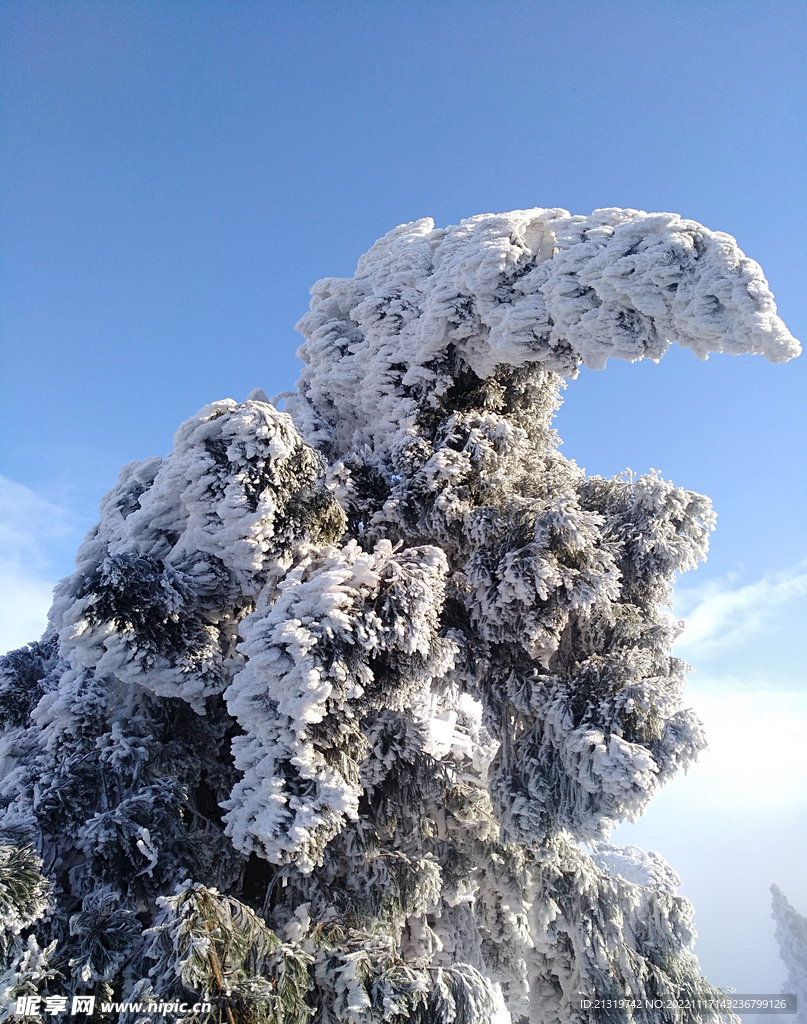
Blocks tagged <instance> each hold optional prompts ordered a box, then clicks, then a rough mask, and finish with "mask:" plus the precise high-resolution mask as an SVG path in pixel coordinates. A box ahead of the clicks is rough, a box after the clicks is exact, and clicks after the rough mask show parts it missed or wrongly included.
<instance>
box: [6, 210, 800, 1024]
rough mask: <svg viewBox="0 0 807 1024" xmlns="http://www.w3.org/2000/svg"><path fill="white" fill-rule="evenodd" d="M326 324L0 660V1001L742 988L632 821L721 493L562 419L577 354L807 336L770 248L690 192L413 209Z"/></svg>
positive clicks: (183, 463)
mask: <svg viewBox="0 0 807 1024" xmlns="http://www.w3.org/2000/svg"><path fill="white" fill-rule="evenodd" d="M300 326H301V330H302V331H303V333H304V335H305V338H306V341H305V344H304V345H303V347H302V349H301V353H302V355H303V357H304V360H305V362H306V366H305V368H304V370H303V374H302V377H301V380H300V382H299V387H298V391H297V393H296V394H295V395H293V396H291V397H290V398H289V399H288V400H287V412H279V411H278V410H277V409H275V408H274V407H273V406H272V405H271V404H269V403H268V402H267V401H266V400H265V395H264V394H263V393H262V392H261V391H259V390H256V391H255V392H253V393H252V394H251V395H250V397H249V398H248V400H247V401H246V402H245V403H241V404H239V403H237V402H234V401H231V400H227V401H224V402H217V403H214V404H213V405H211V406H208V407H207V408H205V409H203V410H202V411H201V412H200V413H198V414H197V415H196V416H194V417H192V418H191V419H190V420H188V421H187V423H185V424H183V425H182V426H181V427H180V429H179V431H178V432H177V435H176V439H175V444H174V449H173V451H172V452H171V453H170V454H169V455H168V456H167V458H166V459H165V460H161V459H149V460H146V461H145V462H143V463H132V464H130V465H129V466H126V467H124V469H123V471H122V473H121V476H120V479H119V482H118V484H117V486H116V487H115V488H114V489H113V490H112V491H111V492H110V494H108V495H107V496H106V497H105V498H104V499H103V502H102V506H101V519H100V522H99V524H98V526H97V527H96V528H95V529H94V530H93V531H92V532H91V533H90V535H89V536H88V537H87V539H86V541H85V543H84V544H83V545H82V547H81V549H80V550H79V553H78V558H77V565H76V572H75V573H74V574H73V575H72V576H70V577H69V578H68V579H67V580H65V581H63V582H62V583H61V584H60V585H59V588H58V589H57V593H56V600H55V603H54V606H53V609H52V612H51V626H50V628H49V630H48V632H47V634H46V635H45V637H43V638H42V640H41V641H40V642H38V643H34V644H31V645H29V646H28V647H26V648H24V649H22V650H20V651H17V652H12V654H10V655H9V656H7V657H6V658H5V659H3V662H2V667H1V668H0V768H2V772H0V903H1V902H2V901H3V900H5V903H6V904H7V907H6V910H7V913H8V915H9V920H11V921H12V923H13V927H12V928H11V931H10V932H9V933H8V934H7V935H6V936H5V937H4V939H3V942H5V946H3V947H2V950H3V952H4V955H5V961H4V965H3V970H4V971H5V974H3V976H2V991H3V993H4V997H5V995H7V994H9V993H17V992H20V993H27V994H32V995H33V994H39V995H42V996H44V995H47V994H59V992H60V991H61V989H58V988H57V987H56V986H57V984H58V979H59V978H60V977H62V976H63V977H64V979H65V982H64V984H65V985H66V986H68V988H69V990H70V991H72V990H73V988H78V990H79V991H87V987H88V986H90V987H92V988H93V990H94V991H95V993H96V994H97V995H99V996H100V997H101V998H102V999H103V998H107V999H108V998H109V997H110V994H111V993H113V992H115V993H120V994H121V997H122V998H124V999H125V998H130V999H133V1000H138V999H139V1000H141V1001H143V1002H148V1001H149V1000H150V999H152V998H158V999H171V998H174V999H177V1000H179V1001H184V1002H188V1003H191V1004H192V1003H194V1002H196V1001H199V1000H200V999H206V1000H208V1001H210V1002H211V1004H212V1010H211V1011H210V1012H204V1013H202V1014H199V1013H189V1014H187V1015H185V1016H184V1017H183V1018H182V1020H183V1021H184V1022H185V1024H213V1022H214V1021H221V1020H227V1021H228V1022H229V1024H235V1022H236V1021H238V1022H240V1024H245V1022H246V1021H253V1022H256V1024H257V1022H266V1024H270V1022H271V1024H280V1022H284V1024H305V1022H306V1021H311V1022H312V1024H336V1022H339V1024H382V1022H390V1024H403V1021H415V1022H420V1024H426V1022H428V1024H507V1021H508V1019H512V1020H513V1021H515V1022H517V1024H526V1022H530V1024H571V1022H574V1024H589V1022H591V1024H593V1022H594V1020H601V1019H602V1018H601V1017H599V1016H594V1017H592V1015H591V1013H590V1012H589V1011H588V1010H583V1009H581V1008H580V1007H579V1006H578V1005H577V1003H576V998H577V996H579V995H586V994H597V995H598V996H603V997H607V998H616V999H620V998H623V997H637V998H639V999H661V1000H662V1002H663V1003H670V1002H673V1001H676V1002H677V1001H679V1000H681V1001H684V1002H688V1003H690V1004H691V1003H692V1002H693V1000H698V999H701V998H705V997H708V996H710V995H712V994H713V993H714V990H713V989H712V988H711V987H710V986H709V984H708V983H707V982H706V981H705V980H704V979H703V978H701V977H700V974H699V970H698V965H697V961H696V960H695V958H694V956H693V955H692V952H691V950H692V943H693V940H694V931H693V927H692V908H691V907H690V905H689V904H688V903H687V901H686V900H684V899H683V898H682V897H680V896H678V895H677V893H676V887H677V884H678V880H677V878H676V877H675V875H674V872H673V871H672V869H670V868H669V867H668V866H667V865H666V864H665V863H664V861H663V860H662V859H661V857H660V856H658V855H657V854H644V853H642V851H639V850H636V849H635V848H628V849H627V850H620V849H618V848H616V847H613V846H611V845H610V844H609V842H608V839H609V835H610V831H611V829H612V827H613V826H614V825H615V824H616V823H617V822H619V821H623V820H626V819H627V820H633V819H635V818H636V817H637V816H638V815H640V814H641V813H642V811H643V810H644V808H645V806H646V805H647V802H648V800H649V799H650V798H651V797H652V795H653V793H654V792H655V791H656V790H657V788H658V787H659V786H660V785H663V784H664V783H665V782H666V781H667V780H668V779H670V778H671V777H672V776H673V775H674V774H675V773H676V772H677V771H679V770H680V769H686V767H687V766H688V765H689V764H691V763H692V762H693V761H694V760H695V758H696V757H697V755H698V752H699V751H700V750H701V749H703V746H704V738H703V735H702V729H701V726H700V723H699V722H698V720H697V718H696V717H695V716H694V715H693V714H692V712H691V711H690V710H689V709H688V708H687V706H686V703H685V700H684V696H683V688H684V683H685V672H686V666H685V665H684V664H683V663H682V662H681V661H680V660H679V659H677V658H675V657H673V656H672V655H671V653H670V652H671V647H672V643H673V640H674V639H675V636H676V634H677V633H678V632H679V629H680V627H679V625H678V623H677V622H676V620H675V617H674V616H673V615H672V613H671V610H670V607H671V600H672V585H673V582H674V579H675V577H676V574H677V573H679V572H683V571H685V570H687V569H690V568H692V567H694V566H695V565H696V564H697V563H698V561H700V560H702V559H703V558H705V556H706V552H707V547H708V537H709V533H710V531H711V529H712V528H713V526H714V514H713V512H712V510H711V506H710V504H709V501H708V500H707V499H706V498H704V497H702V496H701V495H698V494H694V493H692V492H690V491H687V490H685V489H683V488H681V487H676V486H674V485H673V484H672V483H670V482H669V481H667V480H665V479H664V477H663V476H662V475H661V474H660V473H657V472H655V471H651V472H649V473H645V474H643V475H641V476H635V475H633V474H632V473H630V472H625V473H623V474H621V475H619V476H617V477H615V478H613V479H603V478H601V477H586V476H585V475H584V473H583V472H582V471H581V470H580V469H579V468H578V467H577V466H576V465H575V463H574V462H572V461H570V460H568V459H566V458H564V457H563V456H562V455H561V454H560V451H559V450H558V443H559V442H558V438H557V436H556V434H555V432H554V430H553V429H552V416H553V413H554V411H555V410H556V409H557V407H558V405H559V402H560V393H561V389H562V388H563V387H564V386H565V382H564V380H563V378H562V376H561V375H565V376H568V377H574V375H575V372H576V370H577V367H578V366H579V365H580V363H581V362H585V363H586V364H587V365H589V366H602V365H604V363H605V360H606V358H608V357H611V356H613V357H616V358H623V359H631V360H633V359H638V358H642V357H645V356H647V357H649V358H651V359H659V358H660V357H661V356H662V355H663V354H664V352H665V350H666V348H667V347H668V346H669V345H670V344H672V343H673V342H678V343H679V344H683V345H685V346H688V347H690V348H692V349H693V350H694V351H695V353H696V354H697V355H699V356H706V355H707V354H708V353H709V352H712V351H715V352H716V351H726V352H735V353H739V352H750V353H755V352H756V353H762V354H764V355H766V356H767V357H768V358H770V359H772V360H774V361H781V360H784V359H787V358H789V357H790V356H791V355H794V354H796V352H797V351H798V346H797V345H796V343H795V342H794V341H793V339H792V338H790V336H789V335H788V334H787V332H786V330H785V329H784V327H783V326H782V324H781V323H780V321H779V320H778V319H777V318H776V316H775V312H774V307H773V302H772V299H771V297H770V295H769V293H768V291H767V287H766V285H765V282H764V279H763V278H762V276H761V272H760V270H759V268H758V267H757V266H756V264H753V263H751V262H750V261H749V260H746V259H745V257H744V256H742V254H741V253H740V252H739V250H737V248H736V246H735V245H734V243H733V241H732V240H731V239H730V238H729V237H728V236H726V235H719V234H715V233H712V232H710V231H708V230H707V229H706V228H703V227H701V226H700V225H697V224H695V223H693V222H691V221H682V220H680V219H679V218H676V217H674V216H671V215H668V214H653V215H649V214H642V213H638V212H636V211H619V210H606V211H598V212H597V213H595V214H593V215H592V216H591V217H587V218H586V217H570V216H569V215H568V214H566V213H565V212H564V211H560V210H549V211H547V210H532V211H517V212H515V213H511V214H504V215H502V216H498V217H492V216H485V217H478V218H473V219H472V220H470V221H466V222H464V223H463V224H461V225H459V226H458V227H454V228H449V229H447V230H445V231H442V230H440V231H436V230H434V228H433V225H432V223H431V222H430V221H428V222H427V221H420V222H417V223H416V224H413V225H407V226H404V227H402V228H398V229H396V230H395V231H393V232H391V233H390V234H389V235H388V236H386V237H385V238H384V239H381V241H379V242H378V243H377V244H376V245H375V246H374V247H373V248H372V249H371V250H370V252H369V253H368V254H367V255H366V256H365V257H363V258H362V260H361V261H360V264H359V268H358V270H357V273H356V275H355V276H354V277H353V278H350V279H346V280H330V281H325V282H320V284H319V285H317V286H315V288H314V292H313V300H312V308H311V312H310V313H309V314H307V315H306V316H305V317H304V318H303V320H302V321H301V325H300ZM32 841H34V842H35V845H36V854H34V853H33V852H32V851H31V850H30V844H31V842H32ZM3 850H5V851H6V853H2V851H3ZM3 858H5V863H6V866H8V865H9V864H11V865H13V866H14V871H13V873H14V874H15V876H17V875H18V876H19V879H20V880H21V882H20V884H16V883H15V886H16V887H11V888H8V887H6V889H3V888H2V885H3V884H4V883H3V882H2V879H3V877H4V876H3V873H2V872H3V863H4V861H3ZM37 858H41V869H40V867H39V860H38V859H37ZM4 893H5V895H4ZM9 894H10V895H9ZM51 894H52V895H51ZM49 901H50V902H49ZM7 931H8V929H7ZM138 979H139V980H138ZM116 998H117V996H116ZM152 1017H153V1015H149V1014H147V1015H146V1016H141V1017H140V1018H138V1021H129V1022H126V1024H156V1019H155V1020H154V1021H153V1022H152ZM710 1019H715V1018H714V1017H713V1016H711V1017H710V1014H709V1013H708V1012H706V1011H698V1010H687V1011H684V1012H683V1013H682V1014H679V1013H678V1012H677V1011H676V1012H673V1011H670V1012H667V1011H658V1010H655V1009H654V1010H653V1011H651V1012H650V1014H648V1013H647V1012H645V1011H643V1010H636V1011H630V1010H627V1009H624V1010H623V1009H619V1010H615V1011H614V1014H612V1017H611V1020H612V1021H613V1022H626V1024H627V1022H628V1021H631V1020H633V1021H647V1022H648V1024H650V1022H651V1021H652V1022H653V1024H657V1022H661V1024H673V1022H675V1024H690V1022H691V1024H694V1022H695V1021H701V1020H710Z"/></svg>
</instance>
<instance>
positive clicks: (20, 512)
mask: <svg viewBox="0 0 807 1024" xmlns="http://www.w3.org/2000/svg"><path fill="white" fill-rule="evenodd" d="M0 38H1V39H2V43H0V47H2V52H1V54H0V60H1V63H2V67H1V68H0V74H1V75H2V80H1V81H0V94H1V95H2V111H1V113H2V129H1V131H2V134H1V135H0V145H1V146H2V153H0V157H2V159H1V160H0V165H1V166H0V217H1V218H2V224H3V229H2V238H1V239H0V261H2V279H1V280H0V303H2V312H1V315H2V322H1V324H0V328H1V329H2V342H3V355H2V359H3V368H2V388H3V396H2V404H1V405H0V416H1V417H2V421H1V422H0V436H2V462H1V463H0V473H2V478H0V564H2V568H3V571H4V574H5V577H6V579H7V589H6V590H5V595H6V596H5V597H3V598H2V599H1V600H2V608H3V611H2V612H0V638H1V639H2V642H0V646H2V647H8V646H14V645H17V644H19V643H23V642H25V641H26V640H28V639H30V638H32V637H33V636H36V635H37V634H38V633H39V632H40V630H41V628H42V624H43V616H44V611H45V609H46V608H47V605H48V603H49V593H50V588H51V586H52V585H53V582H54V581H55V580H56V579H58V578H59V577H60V576H61V575H64V574H65V573H66V572H68V571H69V570H70V568H71V566H72V556H73V552H74V551H75V547H76V545H77V543H78V541H79V540H80V538H81V536H82V535H83V533H84V532H85V531H86V530H87V529H88V528H89V526H90V525H91V524H92V522H93V521H94V517H95V512H96V509H97V505H98V500H99V498H100V496H101V494H102V493H103V492H104V491H105V490H107V489H108V488H109V486H111V484H112V483H113V482H114V479H115V476H116V474H117V470H118V468H119V466H120V465H122V464H123V463H125V462H128V461H130V460H131V459H137V458H144V457H146V456H149V455H153V454H163V453H165V452H166V451H168V450H169V449H170V446H171V437H172V434H173V431H174V430H175V429H176V427H177V426H178V424H179V423H180V422H181V421H182V420H183V419H185V418H186V417H187V416H189V415H190V414H191V413H193V412H194V411H195V410H196V409H197V408H199V407H200V406H202V405H204V404H206V403H207V402H209V401H211V400H214V399H217V398H224V397H233V398H238V399H242V398H244V397H245V396H246V394H247V393H248V392H249V391H250V390H251V389H252V388H254V387H256V386H260V387H263V388H264V389H265V390H266V392H267V393H269V394H272V393H275V392H277V391H280V390H283V389H286V388H290V387H292V386H293V384H294V381H295V379H296V377H297V371H298V365H299V364H298V363H297V360H296V358H295V355H294V352H295V349H296V347H297V344H298V340H299V339H298V336H297V335H296V334H295V333H294V330H293V325H294V323H295V322H296V320H297V319H298V318H299V317H300V316H301V314H302V313H303V312H304V311H305V309H306V307H307V301H308V295H307V292H308V288H309V287H310V285H311V284H312V283H313V282H314V281H315V280H317V279H318V278H320V277H323V276H339V275H348V274H351V273H352V272H353V269H354V267H355V263H356V260H357V258H358V257H359V255H360V254H361V253H362V252H364V251H365V250H366V249H367V248H368V247H369V246H370V245H371V244H372V242H373V241H374V240H375V239H376V238H377V237H379V236H380V235H381V234H383V233H385V232H386V231H387V230H388V229H389V228H391V227H393V226H394V225H396V224H399V223H402V222H405V221H408V220H412V219H415V218H418V217H422V216H431V217H433V218H434V219H435V221H436V222H437V223H438V224H439V225H445V224H449V223H456V222H457V220H459V219H461V218H463V217H466V216H471V215H473V214H476V213H483V212H496V211H502V210H510V209H517V208H522V207H531V206H549V207H551V206H561V207H565V208H567V209H569V210H571V211H572V212H574V213H588V212H590V211H591V210H593V209H595V208H597V207H602V206H632V207H637V208H640V209H645V210H671V211H674V212H677V213H680V214H682V215H683V216H686V217H691V218H693V219H696V220H699V221H702V222H703V223H705V224H706V225H708V226H709V227H711V228H713V229H718V230H723V231H727V232H729V233H730V234H733V235H734V236H735V237H736V238H737V240H738V242H739V244H740V245H741V247H742V248H743V249H744V250H745V251H746V253H747V254H748V255H749V256H751V257H753V258H754V259H756V260H758V261H759V262H760V263H761V264H762V266H763V268H764V269H765V272H766V274H767V277H768V280H769V281H770V283H771V287H772V289H773V291H774V294H775V295H776V298H777V301H778V305H779V312H780V314H781V316H782V317H783V319H784V320H785V322H786V323H787V325H788V326H789V328H790V330H791V331H792V332H793V334H795V335H796V336H797V337H800V338H802V340H804V339H805V338H806V337H807V330H805V320H806V319H807V317H806V316H805V289H804V280H805V259H806V257H805V246H804V242H803V239H804V237H805V234H807V232H806V231H805V228H806V227H807V225H805V217H806V216H807V214H806V213H805V211H806V210H807V204H806V203H805V181H807V173H805V172H807V166H806V164H807V162H806V161H805V159H804V157H805V146H806V145H807V130H806V129H807V125H805V104H806V103H807V81H805V79H806V78H807V54H805V49H807V46H806V45H805V44H806V43H807V27H806V26H805V17H804V5H803V3H802V2H801V0H799V2H798V3H784V2H779V0H766V3H764V4H759V3H752V2H744V0H728V2H725V3H723V2H704V0H700V2H665V0H643V2H621V0H609V2H608V3H602V2H593V3H583V2H577V0H564V2H562V3H561V2H541V0H507V2H502V0H496V2H491V3H481V2H474V0H462V2H452V0H430V2H428V3H420V2H417V0H407V2H400V3H399V2H385V0H375V2H372V3H362V2H358V0H356V2H342V0H329V2H327V3H324V2H323V3H320V2H308V0H295V2H288V3H282V2H272V0H263V2H256V3H249V2H244V0H227V2H224V0H217V2H210V0H194V2H191V0H162V2H159V3H158V2H154V0H150V2H148V3H138V2H128V0H115V2H112V0H108V2H101V0H96V2H92V3H74V2H70V0H59V2H48V3H46V2H40V0H6V2H5V3H3V4H2V5H0ZM806 378H807V360H805V359H804V358H802V359H800V360H796V361H795V362H793V363H790V364H786V365H784V366H770V365H768V364H767V363H764V362H763V361H762V360H761V359H758V358H750V357H744V358H736V359H735V358H731V357H714V356H713V357H712V358H711V359H710V360H709V361H708V362H706V363H699V362H698V361H697V360H696V359H695V358H694V357H693V356H692V355H691V353H688V352H682V351H678V350H676V351H673V352H671V353H670V354H669V355H668V356H667V357H665V359H664V360H663V362H662V363H661V364H659V365H658V366H654V365H652V364H649V363H648V364H644V363H642V364H638V365H634V366H631V365H627V364H619V363H614V362H613V361H612V362H611V363H610V364H609V367H608V369H607V371H606V372H605V373H596V372H589V371H584V372H583V374H582V375H581V377H580V379H579V380H577V381H574V382H571V383H570V385H569V388H568V391H567V392H566V405H565V406H564V408H563V409H562V410H561V412H560V414H559V417H558V427H559V429H560V431H561V435H562V436H563V438H564V440H565V448H564V451H565V453H566V454H567V455H569V456H571V457H574V458H576V459H577V461H578V462H579V463H580V464H581V465H583V466H585V467H586V468H587V470H588V471H589V472H592V473H593V472H598V473H605V474H612V473H616V472H619V471H620V470H622V469H623V468H625V467H626V466H631V467H632V468H633V469H635V470H637V471H644V470H647V469H648V468H650V467H654V468H657V469H659V470H661V471H662V472H663V473H664V475H665V476H667V477H671V478H672V479H674V480H675V481H676V483H679V484H682V485H684V486H686V487H689V488H691V489H694V490H698V491H702V492H704V493H706V494H709V495H710V496H711V497H712V498H713V500H714V502H715V505H716V508H717V510H718V513H719V523H718V530H717V533H716V534H715V538H714V543H713V546H712V553H711V555H710V560H709V562H708V563H707V565H706V566H704V567H702V568H701V569H699V570H698V572H697V573H696V574H690V576H688V577H684V578H683V579H682V582H681V589H680V592H679V597H678V600H677V604H676V613H677V614H678V613H680V614H681V615H682V616H684V617H685V618H687V620H688V624H689V627H690V628H689V630H688V633H687V634H686V635H685V638H684V640H683V641H682V643H681V645H680V646H681V654H682V656H684V657H686V658H687V660H688V661H690V662H693V663H695V664H696V666H697V668H698V672H697V674H696V675H695V676H694V677H693V681H692V684H691V688H690V697H691V701H692V703H693V705H694V706H695V707H696V708H698V710H699V711H700V712H701V713H702V715H703V717H704V719H705V720H706V721H707V725H709V727H710V735H711V736H712V750H711V751H710V753H709V754H707V755H706V757H705V758H704V761H703V764H702V765H700V766H698V767H697V768H695V769H694V770H693V772H692V773H691V775H690V776H689V777H688V778H687V779H683V780H681V782H680V783H679V782H675V783H673V784H672V785H671V786H670V787H669V789H668V791H667V792H665V793H663V794H661V796H659V797H658V798H657V801H656V803H655V804H654V805H653V806H652V807H651V809H650V810H649V811H648V813H647V815H646V816H645V818H644V819H643V821H642V822H640V823H639V824H638V825H636V826H631V827H629V828H625V829H620V831H619V833H618V835H617V839H618V841H623V840H624V841H625V842H633V841H637V842H641V843H643V844H645V845H648V846H652V847H654V848H657V849H659V850H660V852H662V853H663V854H665V856H667V857H668V859H670V861H671V862H672V863H673V865H674V866H675V867H676V869H677V870H678V871H679V873H680V874H681V875H682V876H683V879H684V890H683V891H684V892H685V893H687V894H688V895H691V896H692V898H693V899H694V900H695V902H696V908H697V912H698V916H697V921H698V923H699V927H700V931H701V933H702V935H701V939H700V940H699V946H698V950H699V953H700V955H701V958H702V961H703V963H704V966H705V968H706V969H707V971H708V973H709V975H710V977H712V979H713V980H714V981H715V982H716V983H718V984H731V985H734V986H735V987H737V988H738V989H740V990H744V991H754V990H756V991H763V990H765V989H766V988H771V986H773V988H777V987H778V985H779V983H780V982H781V980H782V977H783V975H782V970H781V967H780V966H779V965H778V961H777V959H776V952H775V946H774V945H773V938H772V929H771V925H770V921H769V919H768V918H767V914H768V913H769V911H768V909H767V908H768V902H767V901H768V893H767V886H768V885H769V884H770V882H772V881H776V882H777V883H778V884H780V885H781V886H782V887H783V888H784V889H785V891H786V892H787V893H788V895H789V896H790V898H791V900H792V901H793V902H795V903H796V904H797V905H800V906H801V909H802V910H803V911H805V912H807V876H805V873H804V872H803V869H802V868H801V867H800V860H801V861H803V860H804V859H805V850H807V763H806V762H805V759H804V756H803V754H801V753H800V751H801V750H804V749H807V699H806V698H805V692H807V680H806V679H805V669H804V663H803V655H802V650H801V644H800V640H799V635H800V634H799V627H800V626H801V634H802V635H803V632H804V629H803V625H802V624H803V621H804V615H805V611H807V586H805V580H807V524H806V522H805V516H804V508H805V504H806V503H807V487H806V486H805V481H806V480H807V473H805V469H807V465H805V463H807V458H806V457H805V453H806V452H807V442H805V437H807V430H806V429H805V427H807V424H806V423H805V419H806V418H807V415H806V413H807V402H805V382H806V380H805V379H806ZM729 912H730V913H731V916H732V924H731V926H728V925H727V914H728V913H729Z"/></svg>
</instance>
